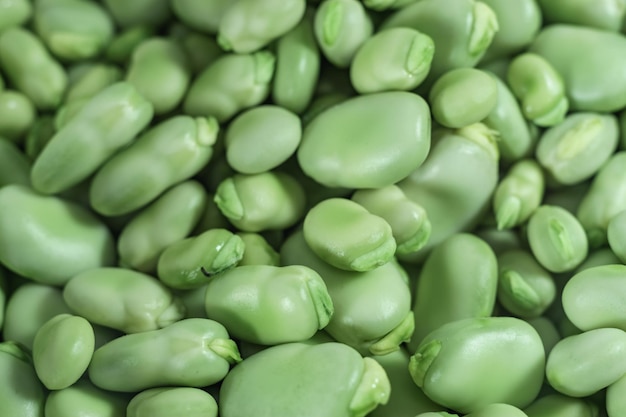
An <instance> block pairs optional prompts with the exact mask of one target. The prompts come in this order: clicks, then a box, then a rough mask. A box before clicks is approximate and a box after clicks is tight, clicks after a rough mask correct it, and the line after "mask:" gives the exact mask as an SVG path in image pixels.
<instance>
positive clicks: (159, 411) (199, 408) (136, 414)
mask: <svg viewBox="0 0 626 417" xmlns="http://www.w3.org/2000/svg"><path fill="white" fill-rule="evenodd" d="M172 415H180V416H183V415H184V416H187V417H217V402H216V401H215V399H214V398H213V397H212V396H211V394H209V393H207V392H206V391H203V390H201V389H198V388H190V387H173V388H169V387H168V388H151V389H147V390H145V391H142V392H140V393H139V394H137V395H135V396H134V397H133V398H132V399H131V400H130V402H129V403H128V408H127V409H126V416H127V417H148V416H151V417H169V416H172Z"/></svg>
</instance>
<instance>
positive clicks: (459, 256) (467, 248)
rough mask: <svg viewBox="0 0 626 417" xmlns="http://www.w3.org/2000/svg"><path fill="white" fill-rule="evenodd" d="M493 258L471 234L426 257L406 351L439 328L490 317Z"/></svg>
mask: <svg viewBox="0 0 626 417" xmlns="http://www.w3.org/2000/svg"><path fill="white" fill-rule="evenodd" d="M497 288H498V265H497V261H496V256H495V254H494V253H493V251H492V250H491V248H490V247H489V245H487V243H485V242H484V241H483V240H481V239H479V238H477V237H476V236H474V235H470V234H466V233H459V234H455V235H453V236H451V237H449V238H448V239H446V240H444V241H443V242H442V243H441V244H439V245H438V246H437V247H436V248H435V249H434V250H433V251H432V252H431V253H430V254H429V256H428V257H427V258H426V261H425V262H424V265H423V267H422V269H421V272H420V274H419V277H418V280H417V285H416V287H415V291H414V297H413V298H414V303H413V314H414V315H415V331H414V332H413V336H412V337H411V341H410V342H409V345H408V346H409V350H411V351H415V349H416V348H417V346H418V345H419V344H420V342H421V341H422V340H423V339H424V338H425V337H426V336H427V335H428V334H429V333H430V332H432V331H433V330H436V329H438V328H439V327H441V326H442V325H444V324H446V323H450V322H454V321H457V320H461V319H466V318H478V317H489V316H490V315H491V314H492V312H493V309H494V306H495V302H496V291H497Z"/></svg>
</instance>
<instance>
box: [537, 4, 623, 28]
mask: <svg viewBox="0 0 626 417" xmlns="http://www.w3.org/2000/svg"><path fill="white" fill-rule="evenodd" d="M537 3H538V5H539V6H540V7H541V13H542V15H543V18H544V20H545V22H546V23H571V24H575V25H580V26H587V27H592V28H598V29H604V30H608V31H612V32H619V31H620V30H621V29H622V23H623V20H624V16H625V15H626V1H624V0H600V1H598V0H556V1H555V0H538V1H537Z"/></svg>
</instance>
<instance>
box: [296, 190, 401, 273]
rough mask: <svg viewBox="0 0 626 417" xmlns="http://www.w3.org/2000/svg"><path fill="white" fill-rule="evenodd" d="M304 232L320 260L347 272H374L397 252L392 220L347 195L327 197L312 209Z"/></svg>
mask: <svg viewBox="0 0 626 417" xmlns="http://www.w3.org/2000/svg"><path fill="white" fill-rule="evenodd" d="M303 232H304V240H305V241H306V243H307V245H308V246H309V247H310V248H311V250H312V251H313V252H314V253H315V254H316V255H317V256H319V257H320V259H322V260H324V261H325V262H328V263H329V264H330V265H332V266H334V267H336V268H339V269H343V270H346V271H371V270H372V269H375V268H378V267H379V266H381V265H384V264H386V263H387V262H389V261H390V260H391V259H392V258H393V256H394V253H395V251H396V241H395V239H394V238H393V235H392V231H391V226H389V223H387V221H386V220H385V219H383V218H382V217H379V216H376V215H375V214H372V213H370V212H369V211H367V209H365V208H364V207H363V206H361V205H360V204H358V203H355V202H354V201H351V200H348V199H345V198H330V199H328V200H323V201H322V202H320V203H318V204H317V205H316V206H314V207H313V208H311V209H310V210H309V212H308V213H307V214H306V217H305V218H304V223H303Z"/></svg>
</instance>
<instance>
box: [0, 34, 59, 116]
mask: <svg viewBox="0 0 626 417" xmlns="http://www.w3.org/2000/svg"><path fill="white" fill-rule="evenodd" d="M0 68H2V71H3V73H4V74H5V75H6V76H7V78H8V79H9V81H10V82H11V83H12V84H13V85H14V86H15V88H16V89H17V90H19V91H21V92H22V93H24V94H25V95H26V96H27V97H28V98H30V99H31V101H32V102H33V104H34V105H35V107H36V108H37V109H38V110H53V109H55V108H56V107H57V106H58V105H59V104H60V103H61V100H62V99H63V94H65V89H66V88H67V75H66V74H65V71H64V70H63V67H62V66H61V64H60V63H59V62H57V61H56V60H55V59H54V58H53V57H52V56H51V55H50V53H49V52H48V51H47V50H46V47H45V46H44V44H43V42H42V41H41V40H39V38H37V37H36V36H35V35H34V34H33V33H32V32H30V31H28V30H26V29H22V28H21V27H12V28H9V29H6V30H4V31H2V32H0Z"/></svg>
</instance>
